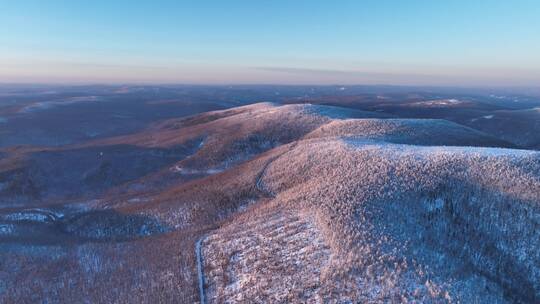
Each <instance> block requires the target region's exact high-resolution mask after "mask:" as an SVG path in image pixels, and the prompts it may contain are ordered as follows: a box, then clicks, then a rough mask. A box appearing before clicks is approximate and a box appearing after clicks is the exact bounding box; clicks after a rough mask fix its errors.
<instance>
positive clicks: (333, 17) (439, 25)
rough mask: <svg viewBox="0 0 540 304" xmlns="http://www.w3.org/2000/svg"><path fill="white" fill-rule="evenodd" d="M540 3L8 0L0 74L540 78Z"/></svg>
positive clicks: (473, 81) (130, 80)
mask: <svg viewBox="0 0 540 304" xmlns="http://www.w3.org/2000/svg"><path fill="white" fill-rule="evenodd" d="M539 13H540V5H539V4H538V3H537V2H535V1H528V0H522V1H515V2H505V1H490V2H485V1H476V2H474V3H470V1H463V0H461V1H453V2H452V3H439V2H437V3H435V2H424V1H419V0H417V1H409V2H407V3H406V4H404V3H402V2H398V1H363V2H362V3H358V2H356V1H340V2H339V3H334V4H329V3H323V2H322V1H295V2H294V3H293V2H289V1H273V2H271V3H254V2H251V1H228V2H226V3H223V2H213V1H200V2H197V3H189V2H185V1H159V4H150V3H132V2H129V1H117V2H115V3H108V2H106V1H94V2H92V3H82V2H71V1H48V2H46V3H45V2H39V1H20V2H17V3H15V2H12V3H7V2H6V3H2V4H0V18H1V19H2V20H3V23H4V26H2V27H1V28H0V35H1V37H2V43H1V46H0V82H1V83H37V84H43V83H52V84H177V83H181V84H187V85H194V84H200V85H241V84H242V85H249V84H253V85H260V84H272V85H398V86H444V87H467V88H474V87H530V88H538V87H539V84H540V58H539V56H538V55H537V54H539V53H540V41H539V39H536V38H537V37H538V36H539V34H540V21H539V20H538V18H537V16H538V15H539Z"/></svg>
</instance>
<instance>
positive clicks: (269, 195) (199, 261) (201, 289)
mask: <svg viewBox="0 0 540 304" xmlns="http://www.w3.org/2000/svg"><path fill="white" fill-rule="evenodd" d="M297 144H298V142H297V141H295V142H294V143H292V145H291V147H290V148H289V149H287V150H286V151H284V152H282V153H280V154H278V155H276V156H274V157H272V158H271V159H270V160H268V161H267V162H266V164H265V165H264V167H263V168H262V169H261V171H260V172H259V174H258V175H257V178H256V180H255V189H257V191H259V192H260V193H261V194H262V196H263V197H267V198H273V197H275V195H274V194H273V193H272V192H271V191H269V190H267V189H265V188H264V185H263V183H262V177H263V176H264V173H265V172H266V169H267V168H268V166H270V164H271V163H272V162H274V161H275V160H276V159H278V158H280V157H281V156H282V155H284V154H285V153H287V152H290V151H291V150H293V149H294V148H295V147H296V145H297ZM205 238H206V236H205V235H203V236H202V237H201V238H199V239H198V240H197V242H196V243H195V256H196V259H197V276H198V281H199V299H200V301H201V304H206V293H205V291H204V282H205V279H204V265H203V262H204V261H203V256H202V242H203V241H204V239H205Z"/></svg>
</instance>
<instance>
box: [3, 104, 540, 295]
mask: <svg viewBox="0 0 540 304" xmlns="http://www.w3.org/2000/svg"><path fill="white" fill-rule="evenodd" d="M471 146H477V147H471ZM114 147H121V149H125V150H121V151H123V152H122V153H119V154H117V156H114V157H111V158H109V163H110V167H108V168H109V169H108V170H104V171H100V172H102V173H101V174H102V175H100V176H102V177H103V178H99V179H98V181H102V180H107V181H109V182H107V183H105V184H104V183H97V184H96V183H94V184H92V183H89V182H88V179H85V178H84V177H87V176H89V174H88V173H87V172H95V171H92V170H95V168H96V166H97V167H98V168H99V167H100V166H102V165H101V164H102V162H97V161H96V162H92V161H88V160H87V159H88V156H87V155H89V154H91V155H94V154H95V153H99V152H103V151H115V150H114V149H113V148H114ZM508 147H512V145H511V144H508V143H507V142H504V141H501V140H499V139H496V138H494V137H492V136H490V135H487V134H484V133H482V132H479V131H476V130H473V129H470V128H467V127H464V126H461V125H459V124H456V123H451V122H448V121H445V120H430V119H426V120H424V119H395V118H390V117H388V116H387V115H381V114H377V113H373V112H363V111H355V110H348V109H342V108H337V107H329V106H314V105H287V106H279V105H276V104H269V103H262V104H254V105H250V106H244V107H239V108H233V109H229V110H224V111H214V112H208V113H204V114H199V115H195V116H192V117H188V118H182V119H172V120H168V121H165V122H163V123H159V124H156V125H154V126H152V127H150V128H148V129H146V130H144V131H141V132H139V133H134V134H130V135H125V136H120V137H113V138H108V139H100V140H96V141H91V142H86V143H84V144H78V145H72V146H63V147H55V148H35V147H34V148H21V149H6V150H4V151H2V154H3V158H1V159H0V164H2V166H3V167H0V169H1V170H0V172H1V174H2V177H3V182H2V183H4V184H3V187H0V194H1V195H2V198H3V199H4V201H6V202H10V203H8V204H7V206H6V205H4V207H5V208H3V209H2V210H0V246H1V248H0V249H1V250H0V256H1V260H2V264H1V265H2V266H0V268H1V270H3V271H2V272H0V279H1V280H0V281H1V282H3V285H2V286H1V288H0V299H1V300H2V302H6V303H10V302H35V301H51V302H83V301H90V302H111V301H117V302H120V303H130V302H160V301H161V302H185V303H188V302H189V303H192V302H197V301H200V300H201V298H204V300H206V302H208V303H220V302H230V303H236V302H238V303H241V302H259V303H265V302H276V303H290V302H298V303H304V302H399V301H405V302H412V301H415V300H416V301H420V302H434V303H440V302H455V303H458V302H461V303H470V302H479V303H506V302H516V301H521V302H537V301H538V300H539V299H540V285H539V283H538V282H540V267H539V265H540V254H539V252H538V250H537V248H538V247H539V246H540V229H538V225H539V222H538V219H539V218H540V197H539V195H538V194H539V193H540V153H539V152H536V151H526V150H517V149H509V148H508ZM116 149H120V148H116ZM89 151H90V152H89ZM178 151H180V152H181V153H179V152H178ZM93 153H94V154H93ZM66 155H69V157H66ZM113 155H114V153H113ZM141 155H142V158H141ZM45 156H46V157H45ZM122 156H125V157H126V158H125V159H123V158H122ZM85 157H86V158H85ZM44 159H45V160H44ZM50 159H54V160H55V162H56V165H57V166H60V168H68V167H70V168H73V169H74V171H73V172H72V173H71V175H70V176H69V177H68V178H67V179H66V178H65V177H62V176H42V177H41V178H40V177H39V176H34V175H32V174H27V175H26V176H27V177H25V178H20V176H21V175H20V174H21V173H20V172H35V170H37V169H36V168H44V166H46V165H47V164H48V163H50ZM85 159H86V160H85ZM77 160H81V161H80V162H81V164H78V161H77ZM142 160H144V161H143V163H144V164H145V165H144V166H142V167H141V169H140V170H132V169H129V168H131V166H130V165H126V162H127V163H128V164H129V163H133V162H136V161H142ZM126 169H129V170H127V171H126ZM62 170H65V169H62ZM89 170H90V171H89ZM46 171H47V172H48V169H47V170H46ZM92 176H93V175H92ZM18 177H19V178H18ZM113 177H115V178H116V179H114V178H113ZM17 178H18V179H17ZM36 178H37V179H36ZM29 181H31V183H30V184H32V185H36V186H35V187H34V188H35V189H36V190H35V191H36V192H37V193H40V197H39V198H33V197H32V196H30V195H27V192H25V191H22V190H20V189H27V188H24V187H23V185H28V184H29ZM6 185H7V186H6ZM63 185H67V186H68V188H70V187H71V188H75V189H79V187H86V188H85V189H89V190H87V191H90V192H91V193H94V195H91V196H88V195H81V194H80V193H79V192H78V191H75V190H74V191H70V192H69V193H68V194H69V195H67V194H66V193H62V192H61V191H59V190H58V189H65V187H64V186H63ZM17 187H19V188H17ZM25 187H26V186H25ZM6 189H8V190H6ZM13 189H19V192H16V191H14V190H13ZM8 199H9V200H8ZM13 202H16V203H17V204H14V203H13ZM8 207H9V208H8ZM51 278H54V279H51ZM113 285H114V286H115V288H110V287H111V286H113ZM21 286H25V289H24V290H23V289H22V288H21ZM66 286H70V287H71V288H65V287H66ZM73 287H76V288H73ZM28 288H29V289H31V290H32V293H29V292H27V290H28ZM201 295H202V296H201Z"/></svg>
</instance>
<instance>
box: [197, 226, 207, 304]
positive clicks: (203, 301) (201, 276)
mask: <svg viewBox="0 0 540 304" xmlns="http://www.w3.org/2000/svg"><path fill="white" fill-rule="evenodd" d="M204 238H205V236H202V237H201V238H200V239H198V240H197V242H196V243H195V255H196V256H197V275H198V277H199V298H200V300H201V304H206V298H205V293H204V266H203V258H202V252H201V251H202V249H201V243H202V241H203V240H204Z"/></svg>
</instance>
